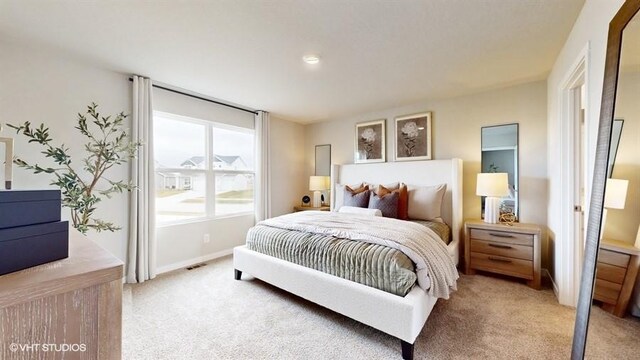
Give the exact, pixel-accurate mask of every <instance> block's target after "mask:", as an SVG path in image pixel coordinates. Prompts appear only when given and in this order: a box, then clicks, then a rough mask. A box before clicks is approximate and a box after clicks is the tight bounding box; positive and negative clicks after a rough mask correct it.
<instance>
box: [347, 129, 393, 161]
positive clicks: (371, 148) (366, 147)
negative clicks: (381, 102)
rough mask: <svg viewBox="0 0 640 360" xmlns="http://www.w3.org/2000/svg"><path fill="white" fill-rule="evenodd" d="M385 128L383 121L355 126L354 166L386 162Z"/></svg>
mask: <svg viewBox="0 0 640 360" xmlns="http://www.w3.org/2000/svg"><path fill="white" fill-rule="evenodd" d="M385 127H386V120H384V119H382V120H375V121H368V122H364V123H359V124H356V136H355V155H354V162H355V163H356V164H360V163H373V162H385V161H386V156H385V152H386V145H385V130H386V129H385Z"/></svg>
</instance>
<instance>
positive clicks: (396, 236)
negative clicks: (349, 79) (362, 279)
mask: <svg viewBox="0 0 640 360" xmlns="http://www.w3.org/2000/svg"><path fill="white" fill-rule="evenodd" d="M257 225H264V226H270V227H274V228H279V229H286V230H294V231H303V232H308V233H314V234H324V235H330V236H335V237H337V238H343V239H350V240H357V241H363V242H368V243H372V244H378V245H384V246H388V247H390V248H393V249H397V250H400V251H401V252H403V253H404V254H405V255H407V256H408V257H409V259H411V261H413V262H414V263H415V265H416V274H417V276H418V285H419V286H420V287H421V288H422V289H424V290H426V291H427V292H428V293H429V295H431V296H434V297H437V298H444V299H448V298H449V294H450V293H451V291H452V290H456V280H457V279H458V271H457V269H456V266H455V264H454V262H453V261H452V260H451V257H450V256H449V254H448V252H447V247H446V245H445V244H444V243H443V242H442V240H441V239H439V238H438V236H437V235H436V234H435V233H434V232H433V231H432V230H431V229H429V228H427V227H425V226H422V225H419V224H415V223H411V222H408V221H403V220H396V219H390V218H383V217H377V216H366V215H360V214H345V213H336V212H327V211H301V212H297V213H292V214H288V215H283V216H278V217H275V218H272V219H267V220H264V221H261V222H259V223H258V224H257ZM429 279H430V281H429ZM429 285H430V286H429Z"/></svg>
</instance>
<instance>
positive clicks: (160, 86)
mask: <svg viewBox="0 0 640 360" xmlns="http://www.w3.org/2000/svg"><path fill="white" fill-rule="evenodd" d="M129 81H133V78H132V77H130V78H129ZM152 86H153V87H154V88H158V89H162V90H166V91H170V92H172V93H176V94H180V95H184V96H189V97H192V98H194V99H198V100H202V101H207V102H211V103H214V104H218V105H222V106H226V107H230V108H234V109H236V110H240V111H245V112H248V113H252V114H254V115H258V112H257V111H253V110H247V109H244V108H241V107H239V106H235V105H231V104H225V103H223V102H220V101H216V100H211V99H207V98H205V97H202V96H198V95H193V94H189V93H186V92H182V91H179V90H175V89H171V88H168V87H164V86H162V85H156V84H153V85H152Z"/></svg>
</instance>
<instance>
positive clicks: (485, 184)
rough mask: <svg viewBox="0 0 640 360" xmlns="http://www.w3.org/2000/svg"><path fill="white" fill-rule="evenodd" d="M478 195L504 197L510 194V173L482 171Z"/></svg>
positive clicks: (477, 188)
mask: <svg viewBox="0 0 640 360" xmlns="http://www.w3.org/2000/svg"><path fill="white" fill-rule="evenodd" d="M476 195H478V196H494V197H503V196H507V195H509V175H508V174H507V173H480V174H478V184H477V186H476Z"/></svg>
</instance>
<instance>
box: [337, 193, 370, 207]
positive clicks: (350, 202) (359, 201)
mask: <svg viewBox="0 0 640 360" xmlns="http://www.w3.org/2000/svg"><path fill="white" fill-rule="evenodd" d="M370 193H371V191H370V190H365V191H362V192H359V193H357V194H354V193H352V192H351V191H348V190H347V189H345V190H344V201H343V203H342V205H343V206H355V207H361V208H366V207H367V206H368V205H369V194H370Z"/></svg>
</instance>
